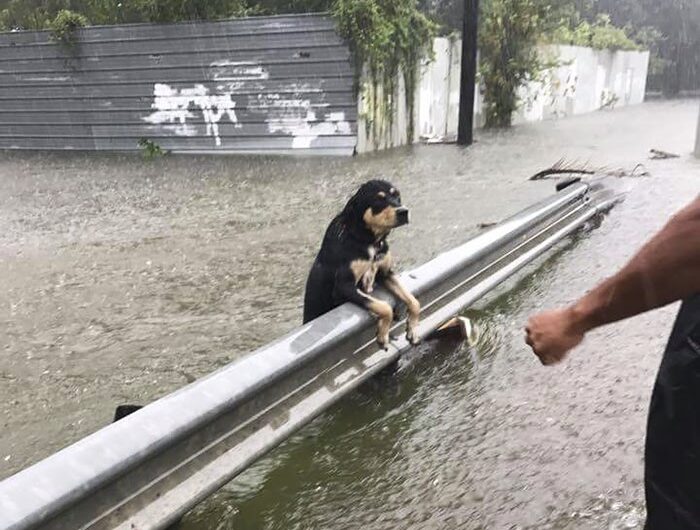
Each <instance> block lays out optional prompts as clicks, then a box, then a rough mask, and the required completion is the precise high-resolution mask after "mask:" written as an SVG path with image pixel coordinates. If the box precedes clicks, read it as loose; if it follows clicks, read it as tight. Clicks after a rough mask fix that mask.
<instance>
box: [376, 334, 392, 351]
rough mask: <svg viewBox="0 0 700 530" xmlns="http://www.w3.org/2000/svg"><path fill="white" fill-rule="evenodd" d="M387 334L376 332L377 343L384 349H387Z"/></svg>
mask: <svg viewBox="0 0 700 530" xmlns="http://www.w3.org/2000/svg"><path fill="white" fill-rule="evenodd" d="M389 339H390V337H389V334H388V333H387V334H386V335H383V334H380V333H377V345H378V346H379V347H380V348H381V349H382V350H384V351H389Z"/></svg>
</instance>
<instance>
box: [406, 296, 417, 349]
mask: <svg viewBox="0 0 700 530" xmlns="http://www.w3.org/2000/svg"><path fill="white" fill-rule="evenodd" d="M406 305H407V308H408V320H407V321H406V340H408V342H410V343H411V344H413V345H414V346H415V345H417V344H420V339H419V338H418V334H417V330H418V321H419V319H420V303H419V302H418V300H416V299H415V298H414V297H411V298H410V299H409V302H408V304H406Z"/></svg>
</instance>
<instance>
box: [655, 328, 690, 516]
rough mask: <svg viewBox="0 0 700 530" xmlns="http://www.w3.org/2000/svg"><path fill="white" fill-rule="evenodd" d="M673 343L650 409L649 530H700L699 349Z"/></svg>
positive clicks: (686, 342) (657, 382) (662, 364)
mask: <svg viewBox="0 0 700 530" xmlns="http://www.w3.org/2000/svg"><path fill="white" fill-rule="evenodd" d="M676 342H677V343H676V344H669V347H668V349H667V350H666V353H665V354H664V358H663V361H662V362H661V367H660V368H659V374H658V377H657V380H656V385H655V387H654V393H653V395H652V399H651V405H650V408H649V421H648V425H647V440H646V459H645V489H646V501H647V523H646V526H645V529H646V530H686V529H688V530H691V529H700V347H698V343H697V342H696V341H695V340H694V339H693V336H691V337H688V338H684V339H681V340H680V341H676Z"/></svg>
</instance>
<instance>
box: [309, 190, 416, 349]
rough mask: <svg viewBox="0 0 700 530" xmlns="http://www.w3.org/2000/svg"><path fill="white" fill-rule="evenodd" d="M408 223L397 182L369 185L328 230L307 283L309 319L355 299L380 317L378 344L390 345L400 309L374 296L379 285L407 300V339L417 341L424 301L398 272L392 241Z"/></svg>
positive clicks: (358, 192)
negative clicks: (395, 269)
mask: <svg viewBox="0 0 700 530" xmlns="http://www.w3.org/2000/svg"><path fill="white" fill-rule="evenodd" d="M406 224H408V209H407V208H405V207H403V206H402V205H401V194H400V192H399V190H398V189H397V188H396V187H395V186H393V185H392V184H391V183H389V182H386V181H384V180H370V181H369V182H366V183H365V184H363V185H362V186H361V187H360V189H359V190H358V191H357V193H355V195H353V196H352V198H351V199H350V200H349V201H348V203H347V204H346V206H345V208H344V209H343V211H342V212H340V214H338V215H337V216H336V217H335V218H334V219H333V221H331V224H330V225H329V226H328V229H327V230H326V234H325V236H324V238H323V243H322V244H321V250H319V252H318V255H317V256H316V260H315V261H314V264H313V266H312V267H311V271H310V272H309V277H308V280H307V282H306V294H305V296H304V323H307V322H309V321H311V320H313V319H315V318H317V317H319V316H321V315H323V314H324V313H327V312H328V311H330V310H331V309H334V308H336V307H338V306H340V305H342V304H344V303H345V302H353V303H355V304H357V305H359V306H361V307H364V308H365V309H367V310H368V311H369V312H370V313H372V314H373V315H374V316H375V317H376V318H377V342H378V343H379V345H380V346H381V347H382V348H386V347H387V345H388V343H389V329H390V327H391V324H392V322H393V320H394V311H393V308H392V307H391V305H390V304H389V303H388V302H385V301H384V300H380V299H379V298H377V297H375V296H373V294H372V293H373V291H374V288H375V287H376V286H377V285H379V286H383V287H384V288H386V290H387V291H389V292H390V293H392V294H393V295H394V296H395V297H396V298H398V299H399V300H400V301H401V302H403V303H404V304H406V309H407V312H408V320H407V326H406V338H407V339H408V340H409V342H411V343H412V344H416V343H417V342H418V337H417V336H416V327H417V325H418V319H419V314H420V304H419V303H418V300H416V298H415V297H414V296H413V295H412V294H411V293H410V292H409V291H408V290H406V288H405V287H404V286H403V285H402V284H401V282H400V281H399V278H398V276H397V275H396V274H395V272H394V270H393V267H392V266H393V261H392V256H391V253H390V252H389V244H388V242H387V237H388V236H389V234H390V233H391V231H392V230H393V229H394V228H398V227H400V226H403V225H406Z"/></svg>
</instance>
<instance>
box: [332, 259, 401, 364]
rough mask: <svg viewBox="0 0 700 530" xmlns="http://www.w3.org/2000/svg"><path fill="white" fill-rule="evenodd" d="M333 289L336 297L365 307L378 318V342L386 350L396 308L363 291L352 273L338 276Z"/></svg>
mask: <svg viewBox="0 0 700 530" xmlns="http://www.w3.org/2000/svg"><path fill="white" fill-rule="evenodd" d="M333 291H334V292H333V294H334V297H335V298H336V299H339V300H347V301H349V302H352V303H354V304H357V305H359V306H360V307H364V308H365V309H366V310H367V311H369V312H370V313H372V314H373V315H374V316H375V317H376V318H377V344H379V346H380V347H382V348H384V349H385V350H386V349H387V346H388V344H389V329H390V328H391V323H392V322H393V321H394V309H393V308H392V307H391V305H390V304H388V303H387V302H384V301H383V300H379V299H378V298H375V297H373V296H371V295H369V294H367V293H364V292H362V291H361V290H360V289H359V288H358V286H357V284H356V283H355V278H354V276H353V275H352V273H350V274H343V275H339V276H338V277H336V281H335V287H334V290H333Z"/></svg>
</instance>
